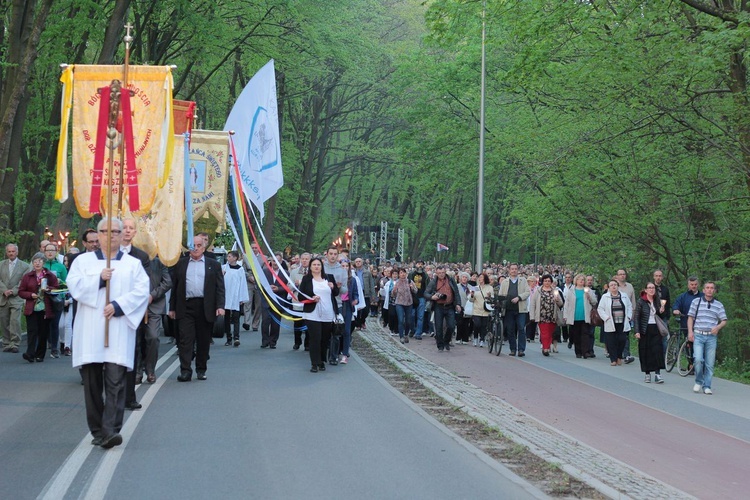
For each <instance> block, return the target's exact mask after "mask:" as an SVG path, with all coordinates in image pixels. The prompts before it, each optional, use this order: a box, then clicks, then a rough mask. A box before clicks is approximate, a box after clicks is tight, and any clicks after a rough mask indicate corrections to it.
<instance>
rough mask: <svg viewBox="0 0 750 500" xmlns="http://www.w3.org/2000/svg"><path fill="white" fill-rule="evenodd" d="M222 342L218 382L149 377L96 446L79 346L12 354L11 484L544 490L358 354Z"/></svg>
mask: <svg viewBox="0 0 750 500" xmlns="http://www.w3.org/2000/svg"><path fill="white" fill-rule="evenodd" d="M291 344H292V340H291V334H289V333H288V332H286V333H284V334H282V339H281V341H280V343H279V349H276V350H268V349H260V346H259V345H260V340H259V335H258V334H257V333H255V334H251V333H245V334H243V337H242V345H241V346H240V347H239V348H236V349H235V348H232V347H224V345H223V341H221V342H219V341H217V344H216V345H214V346H212V348H211V360H210V361H209V367H208V373H207V375H208V380H207V381H197V380H195V379H193V381H192V382H189V383H178V382H177V381H176V380H175V377H176V375H177V373H178V372H179V371H175V370H177V363H176V356H175V353H174V350H170V347H172V346H169V345H166V344H163V345H162V348H161V351H162V352H161V355H162V356H161V358H160V365H159V368H158V370H157V371H158V374H159V378H158V380H157V383H156V384H154V385H148V384H144V385H142V386H140V387H139V389H138V398H139V400H140V401H141V403H142V404H143V405H144V407H143V409H141V410H139V411H135V412H128V413H127V415H126V421H125V425H124V428H123V431H122V434H123V436H124V438H125V442H124V444H123V445H122V446H120V447H117V448H114V449H112V450H108V451H107V450H103V449H101V448H98V447H93V446H92V445H91V444H90V443H89V441H90V440H91V436H90V434H88V429H87V427H86V423H85V412H84V406H83V394H82V388H81V386H80V384H79V377H78V373H77V371H76V370H74V369H73V368H71V366H70V358H60V359H47V360H46V361H45V362H44V363H43V364H36V363H35V364H28V363H26V362H25V361H23V360H22V359H21V356H20V354H18V355H13V354H5V353H0V492H2V493H0V496H2V497H3V498H13V499H31V498H45V499H52V498H54V499H57V498H85V499H97V498H126V497H128V498H184V499H193V498H195V499H199V498H200V499H205V498H222V499H231V498H243V499H246V498H285V499H296V498H304V499H317V498H326V499H332V498H333V499H335V498H358V499H381V498H388V499H396V498H409V499H421V498H425V499H428V498H429V499H434V498H451V499H461V498H471V499H482V498H488V499H489V498H493V499H494V498H535V497H537V498H538V497H541V496H542V495H541V493H540V492H539V491H538V490H537V489H535V488H534V487H532V486H530V485H529V484H527V483H526V482H525V481H523V480H521V479H519V478H517V477H516V476H514V475H513V474H511V473H510V472H509V471H508V470H507V469H505V468H503V467H502V466H499V465H497V464H496V463H495V462H494V461H492V460H491V459H488V457H487V456H486V455H484V454H483V453H481V452H480V451H479V450H477V449H476V448H474V447H473V446H471V445H469V444H468V443H466V442H465V441H463V440H462V439H460V438H459V437H458V436H456V435H454V434H453V433H451V432H450V431H448V430H446V429H445V428H444V427H443V426H442V425H440V424H439V423H437V422H436V421H434V420H433V419H432V418H431V417H429V416H427V415H426V414H424V412H422V411H421V410H420V409H419V408H417V407H416V406H414V405H413V404H411V403H410V402H409V401H408V400H406V399H405V398H404V397H403V396H401V395H400V394H399V393H397V392H396V391H395V390H393V389H392V388H391V387H390V386H389V385H388V384H387V383H385V382H384V381H383V380H382V379H380V378H379V377H378V376H377V375H375V374H374V373H373V372H372V371H371V370H370V369H369V368H368V367H366V366H365V365H363V364H362V363H360V362H359V360H358V359H357V358H356V357H354V358H352V359H351V361H350V363H349V364H348V365H346V366H343V365H340V366H336V367H329V369H328V370H327V371H326V372H322V373H317V374H312V373H309V371H308V370H309V358H308V357H307V353H305V352H303V351H293V350H292V349H291Z"/></svg>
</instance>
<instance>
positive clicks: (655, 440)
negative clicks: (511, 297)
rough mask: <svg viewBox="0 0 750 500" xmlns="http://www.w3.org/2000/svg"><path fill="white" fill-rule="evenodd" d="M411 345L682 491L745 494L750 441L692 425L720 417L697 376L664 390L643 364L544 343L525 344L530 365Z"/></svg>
mask: <svg viewBox="0 0 750 500" xmlns="http://www.w3.org/2000/svg"><path fill="white" fill-rule="evenodd" d="M408 348H409V349H411V350H412V351H414V352H415V353H417V354H419V355H421V356H423V357H425V358H426V359H428V360H430V361H431V362H433V363H435V364H437V365H439V366H441V367H442V368H444V369H446V370H448V371H449V372H451V373H454V374H456V375H458V376H459V377H461V378H464V379H465V380H466V381H467V382H469V383H471V384H473V385H475V386H477V387H479V388H481V389H483V390H485V391H486V392H488V393H490V394H493V395H495V396H497V397H499V398H501V399H503V400H505V401H506V402H508V403H509V404H511V405H513V406H514V407H516V408H518V409H520V410H522V411H524V412H525V413H527V414H528V415H530V416H531V417H533V418H536V419H537V420H539V421H542V422H544V423H546V424H547V425H549V426H552V427H554V428H556V429H558V430H559V431H560V432H563V433H565V434H567V435H569V436H571V437H573V438H575V439H577V440H579V441H580V442H582V443H585V444H586V445H588V446H591V447H592V448H595V449H597V450H599V451H601V452H603V453H605V454H607V455H609V456H611V457H613V458H615V459H617V460H620V461H622V462H624V463H626V464H628V465H630V466H632V467H635V468H637V469H639V470H641V471H643V472H645V473H646V474H649V475H651V476H653V477H655V478H657V479H659V480H661V481H663V482H665V483H667V484H669V485H671V486H674V487H675V488H677V489H680V490H682V491H685V492H686V493H689V494H691V495H694V496H696V497H698V498H741V497H744V495H745V494H746V490H747V486H748V485H749V484H750V478H749V477H748V475H747V468H746V467H747V466H746V461H747V457H749V456H750V443H748V442H747V441H745V440H742V439H739V438H737V437H733V436H731V435H728V434H727V433H724V432H719V431H716V430H714V429H711V428H709V426H706V425H698V424H696V423H695V422H693V421H691V419H690V417H691V415H694V414H695V413H694V412H705V411H711V412H713V413H715V414H716V418H722V414H721V412H716V411H714V410H712V409H710V408H707V407H705V406H703V405H702V404H701V399H700V398H716V397H720V396H704V395H702V394H693V393H692V392H691V388H692V379H689V378H681V377H678V376H669V375H667V376H666V377H665V378H666V384H665V385H656V384H644V383H643V374H642V373H641V372H640V370H639V367H638V362H637V360H636V362H635V363H633V364H631V365H624V366H620V367H610V366H609V362H608V360H606V359H602V358H601V356H600V357H598V358H596V359H591V360H581V359H576V358H575V356H574V354H573V353H572V352H561V353H559V354H553V355H552V357H549V358H547V357H543V356H542V354H541V352H539V349H538V344H530V345H529V346H528V347H527V352H526V354H527V356H526V357H525V358H515V357H510V356H508V355H507V353H506V352H503V353H502V354H501V355H500V356H499V357H496V356H495V355H494V354H492V355H490V354H488V352H487V349H480V348H475V347H472V346H470V345H458V346H455V347H454V348H452V349H451V351H450V352H439V351H438V350H437V349H436V347H435V344H434V341H431V340H428V339H425V340H423V341H421V342H417V341H412V342H411V343H410V344H409V345H408ZM505 348H506V349H507V345H506V346H505ZM668 384H673V385H672V386H669V385H668ZM664 389H667V390H668V391H669V392H667V391H665V390H664ZM675 394H679V395H675ZM712 402H715V400H713V401H712ZM680 412H681V413H682V414H680ZM731 417H732V418H737V417H736V416H735V415H732V416H731ZM712 418H713V417H712ZM748 423H749V424H750V421H749V422H748ZM584 467H585V465H584Z"/></svg>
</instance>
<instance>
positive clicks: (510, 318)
mask: <svg viewBox="0 0 750 500" xmlns="http://www.w3.org/2000/svg"><path fill="white" fill-rule="evenodd" d="M527 315H528V313H521V312H518V311H508V312H506V313H505V318H503V323H505V325H504V326H505V335H507V336H508V345H509V346H510V350H511V351H512V352H516V351H518V352H524V351H525V350H526V316H527Z"/></svg>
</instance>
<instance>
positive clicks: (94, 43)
mask: <svg viewBox="0 0 750 500" xmlns="http://www.w3.org/2000/svg"><path fill="white" fill-rule="evenodd" d="M484 4H485V2H481V1H477V0H474V1H470V0H432V1H426V2H425V1H422V0H351V1H347V2H319V1H312V0H261V1H258V2H227V1H216V0H212V1H204V0H192V1H190V2H188V1H185V0H158V1H151V0H149V1H145V0H106V1H100V2H89V1H82V0H58V1H56V2H52V1H51V0H12V1H11V2H6V3H4V4H3V7H2V8H0V207H1V209H0V217H1V218H2V223H1V224H0V236H2V239H3V240H5V241H11V240H17V239H19V238H20V241H21V243H22V250H25V251H26V252H28V251H30V249H32V248H33V247H34V246H35V245H36V242H37V241H38V240H39V237H40V234H41V231H42V230H43V228H44V227H46V226H49V227H52V228H55V229H56V230H57V229H61V228H66V229H69V230H74V232H76V233H77V232H79V231H77V229H80V228H81V227H85V226H86V225H87V224H88V223H89V222H88V221H81V220H79V218H78V217H77V215H76V214H75V213H74V207H73V205H72V203H69V204H66V205H63V206H62V207H61V206H60V205H58V204H57V203H56V202H54V201H53V200H52V186H53V182H54V179H53V176H54V168H53V167H54V160H55V148H56V140H57V137H58V134H59V122H60V86H59V84H58V76H59V64H60V63H82V64H95V63H98V64H105V63H113V64H119V63H121V62H122V60H123V55H124V54H123V52H124V49H123V46H122V43H121V39H122V35H123V25H124V24H125V23H126V22H131V23H132V24H133V25H134V26H135V40H134V42H133V48H132V53H131V58H132V63H133V64H175V65H176V66H177V70H176V71H175V97H176V98H179V99H189V100H195V101H197V102H198V106H199V125H200V126H201V127H203V128H208V129H220V128H221V127H222V126H223V123H224V120H225V118H226V116H227V114H228V112H229V110H230V109H231V106H232V104H233V103H234V101H235V99H236V97H237V96H238V95H239V93H240V91H241V90H242V88H243V87H244V85H245V84H246V83H247V81H248V80H249V78H250V77H251V76H252V75H253V73H254V72H255V71H256V70H257V69H259V68H260V67H261V66H263V65H264V64H265V63H266V62H267V61H268V59H270V58H273V59H275V61H276V68H277V84H278V92H279V105H280V113H281V116H280V121H281V128H282V135H283V145H282V155H283V164H284V171H285V172H284V173H285V179H286V184H285V186H284V188H283V189H282V190H281V191H280V192H279V193H278V195H277V196H276V198H275V199H273V200H272V201H271V202H270V206H269V210H268V213H269V216H268V222H267V224H266V230H267V233H268V234H269V235H271V236H272V242H273V244H274V246H276V247H278V248H285V247H287V246H288V245H291V246H292V247H293V248H295V249H313V250H314V249H319V248H321V247H322V246H324V245H325V244H327V243H328V242H330V241H331V240H333V239H335V238H336V237H337V236H341V235H342V234H343V231H344V228H345V227H347V226H349V225H351V224H353V223H358V224H360V225H364V226H371V225H379V224H380V221H388V222H389V225H390V227H391V228H403V229H405V231H406V236H407V245H406V249H405V253H406V255H407V256H409V257H412V258H418V257H431V256H433V254H434V250H433V249H434V247H435V242H436V241H440V242H441V243H444V244H446V245H448V246H449V247H450V249H451V250H450V252H449V254H448V258H449V259H451V260H461V261H467V260H472V257H473V255H474V254H475V244H476V242H475V233H474V231H475V230H474V225H475V217H476V209H477V207H476V200H477V192H476V189H477V188H476V186H477V163H478V157H479V100H480V71H481V66H480V53H481V26H482V9H483V5H484ZM485 19H486V29H487V37H486V49H487V84H486V87H487V97H486V110H487V111H486V124H485V132H486V139H487V141H486V152H485V207H484V209H485V223H486V224H485V226H486V227H485V235H486V238H485V239H486V241H485V246H484V255H485V259H486V260H488V261H499V260H503V259H507V260H521V261H524V262H532V261H535V260H538V261H540V262H553V261H554V262H559V263H565V264H567V265H570V266H574V267H579V268H586V269H589V270H591V271H592V272H596V273H597V275H598V276H599V278H600V279H601V280H604V279H606V278H607V277H608V275H610V274H611V273H612V272H613V271H614V269H616V268H617V267H626V268H628V269H629V270H630V271H632V272H633V276H634V277H633V281H634V283H636V285H637V286H639V285H640V284H641V283H642V282H645V280H646V279H647V278H648V277H649V276H650V273H651V271H652V270H653V269H654V268H656V267H661V268H663V269H664V270H665V274H666V275H667V278H668V280H669V282H670V283H671V284H672V286H673V287H675V288H677V289H681V288H682V286H683V284H684V280H685V278H686V277H687V276H688V275H691V274H699V275H700V276H701V277H703V278H704V279H707V278H711V279H717V280H719V281H721V283H722V284H723V285H724V286H726V287H727V290H728V291H729V293H728V294H727V295H726V296H725V297H726V298H727V299H726V300H727V301H728V302H730V303H731V307H732V310H733V314H734V317H735V318H740V319H744V318H745V317H746V312H745V311H746V310H747V307H746V305H745V302H746V301H745V299H744V297H745V295H746V293H745V288H746V287H745V285H744V281H745V280H743V279H742V278H743V274H744V272H745V270H746V269H747V267H748V266H747V264H748V260H750V256H749V254H748V249H747V243H746V240H747V234H748V232H749V231H750V227H749V224H748V217H747V213H748V195H749V194H750V193H749V191H750V103H749V102H748V90H747V76H748V70H747V39H748V30H749V27H750V24H749V23H748V19H750V7H748V5H747V3H746V2H740V1H737V0H734V1H732V0H727V1H724V2H709V1H704V0H682V1H667V0H655V1H650V2H645V1H637V0H607V1H600V0H577V1H574V0H568V1H560V0H487V1H486V17H485ZM360 243H361V247H364V248H368V247H369V235H367V234H360ZM394 246H395V243H394V244H393V245H392V246H391V247H390V248H389V255H392V253H393V250H394V248H393V247H394ZM738 349H739V347H738ZM738 355H739V354H738Z"/></svg>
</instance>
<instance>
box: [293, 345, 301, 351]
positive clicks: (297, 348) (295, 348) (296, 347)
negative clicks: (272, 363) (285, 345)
mask: <svg viewBox="0 0 750 500" xmlns="http://www.w3.org/2000/svg"><path fill="white" fill-rule="evenodd" d="M299 346H300V345H299V344H294V345H293V346H292V349H294V350H295V351H298V350H299Z"/></svg>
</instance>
